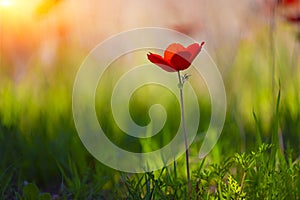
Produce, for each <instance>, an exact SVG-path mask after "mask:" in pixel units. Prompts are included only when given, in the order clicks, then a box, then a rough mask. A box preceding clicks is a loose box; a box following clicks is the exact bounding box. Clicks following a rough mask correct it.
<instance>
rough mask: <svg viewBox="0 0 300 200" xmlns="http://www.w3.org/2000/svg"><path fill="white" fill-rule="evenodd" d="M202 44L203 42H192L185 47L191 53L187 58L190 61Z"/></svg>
mask: <svg viewBox="0 0 300 200" xmlns="http://www.w3.org/2000/svg"><path fill="white" fill-rule="evenodd" d="M203 45H204V42H202V43H201V44H200V45H199V44H198V43H194V44H191V45H190V46H188V47H187V51H188V52H190V53H191V57H190V59H189V62H190V63H192V62H193V60H194V59H195V58H196V56H197V55H198V54H199V52H200V51H201V49H202V46H203Z"/></svg>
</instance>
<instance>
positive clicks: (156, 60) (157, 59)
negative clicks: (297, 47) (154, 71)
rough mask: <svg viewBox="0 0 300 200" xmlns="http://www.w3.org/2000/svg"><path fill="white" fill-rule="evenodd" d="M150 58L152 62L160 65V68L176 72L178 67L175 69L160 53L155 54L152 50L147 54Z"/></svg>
mask: <svg viewBox="0 0 300 200" xmlns="http://www.w3.org/2000/svg"><path fill="white" fill-rule="evenodd" d="M147 57H148V60H150V61H151V62H152V63H154V64H156V65H157V66H159V67H160V68H162V69H164V70H166V71H167V72H175V71H176V69H173V68H172V66H171V65H170V64H169V63H168V62H166V61H165V60H164V59H163V57H161V56H160V55H158V54H153V53H151V52H149V54H147Z"/></svg>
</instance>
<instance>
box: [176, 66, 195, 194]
mask: <svg viewBox="0 0 300 200" xmlns="http://www.w3.org/2000/svg"><path fill="white" fill-rule="evenodd" d="M178 79H179V85H178V88H179V92H180V106H181V120H182V128H183V135H184V145H185V162H186V174H187V181H188V193H189V195H190V198H191V197H192V187H191V177H190V165H189V147H188V141H187V133H186V127H185V118H184V104H183V90H182V89H183V80H182V79H181V75H180V71H178Z"/></svg>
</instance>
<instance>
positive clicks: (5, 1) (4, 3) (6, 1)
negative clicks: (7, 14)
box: [0, 0, 14, 7]
mask: <svg viewBox="0 0 300 200" xmlns="http://www.w3.org/2000/svg"><path fill="white" fill-rule="evenodd" d="M13 4H14V2H13V1H12V0H0V6H1V7H10V6H12V5H13Z"/></svg>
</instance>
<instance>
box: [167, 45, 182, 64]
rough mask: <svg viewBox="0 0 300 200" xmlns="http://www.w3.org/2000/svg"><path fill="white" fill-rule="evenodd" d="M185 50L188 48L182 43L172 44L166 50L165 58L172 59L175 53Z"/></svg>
mask: <svg viewBox="0 0 300 200" xmlns="http://www.w3.org/2000/svg"><path fill="white" fill-rule="evenodd" d="M185 50H186V48H184V46H182V45H181V44H178V43H173V44H170V45H169V46H168V47H167V49H166V50H165V53H164V59H165V60H171V59H172V57H173V55H174V54H176V53H177V52H179V51H185Z"/></svg>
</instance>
